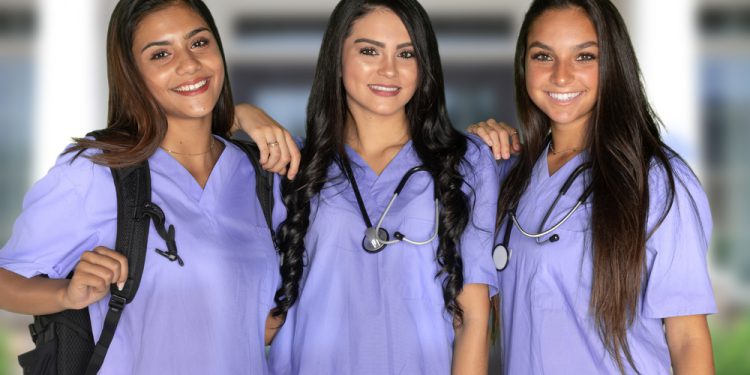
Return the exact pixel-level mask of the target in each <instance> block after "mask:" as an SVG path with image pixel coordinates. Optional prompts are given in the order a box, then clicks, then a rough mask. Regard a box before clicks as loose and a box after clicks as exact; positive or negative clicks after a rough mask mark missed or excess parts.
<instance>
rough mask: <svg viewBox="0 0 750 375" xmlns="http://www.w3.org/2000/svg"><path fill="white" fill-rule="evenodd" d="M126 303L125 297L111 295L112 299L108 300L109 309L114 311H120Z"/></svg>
mask: <svg viewBox="0 0 750 375" xmlns="http://www.w3.org/2000/svg"><path fill="white" fill-rule="evenodd" d="M127 303H128V300H127V299H126V298H125V297H122V296H120V295H117V294H112V297H111V298H110V299H109V308H110V309H112V310H115V311H122V309H124V308H125V305H126V304H127Z"/></svg>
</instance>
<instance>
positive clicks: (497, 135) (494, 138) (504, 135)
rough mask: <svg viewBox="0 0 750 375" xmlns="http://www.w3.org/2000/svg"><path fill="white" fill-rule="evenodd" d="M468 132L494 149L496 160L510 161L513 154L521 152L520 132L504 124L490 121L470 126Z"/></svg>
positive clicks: (493, 120)
mask: <svg viewBox="0 0 750 375" xmlns="http://www.w3.org/2000/svg"><path fill="white" fill-rule="evenodd" d="M466 131H468V132H469V133H471V134H475V135H477V136H479V137H480V138H482V140H483V141H484V143H486V144H487V146H490V147H491V148H492V154H493V155H494V156H495V159H496V160H500V159H510V155H511V153H513V154H517V153H519V152H521V137H520V136H519V135H518V131H517V130H516V129H514V128H513V127H511V126H510V125H508V124H506V123H504V122H497V121H495V119H488V120H486V121H480V122H478V123H476V124H472V125H469V127H468V128H466Z"/></svg>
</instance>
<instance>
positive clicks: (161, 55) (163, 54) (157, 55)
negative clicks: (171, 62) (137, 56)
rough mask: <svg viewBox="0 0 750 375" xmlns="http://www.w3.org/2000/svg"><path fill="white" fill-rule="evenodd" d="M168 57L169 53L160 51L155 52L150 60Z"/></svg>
mask: <svg viewBox="0 0 750 375" xmlns="http://www.w3.org/2000/svg"><path fill="white" fill-rule="evenodd" d="M167 56H169V52H167V51H164V50H161V51H156V52H155V53H154V54H152V55H151V60H161V59H163V58H165V57H167Z"/></svg>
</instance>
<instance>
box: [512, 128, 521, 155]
mask: <svg viewBox="0 0 750 375" xmlns="http://www.w3.org/2000/svg"><path fill="white" fill-rule="evenodd" d="M510 139H511V142H512V147H513V151H514V152H515V153H519V152H521V149H522V148H523V145H521V135H520V134H518V130H515V129H513V132H512V133H511V137H510Z"/></svg>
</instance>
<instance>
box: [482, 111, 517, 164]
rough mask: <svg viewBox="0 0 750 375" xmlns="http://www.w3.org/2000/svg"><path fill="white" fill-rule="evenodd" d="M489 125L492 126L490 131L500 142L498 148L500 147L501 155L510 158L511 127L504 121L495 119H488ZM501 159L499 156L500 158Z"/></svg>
mask: <svg viewBox="0 0 750 375" xmlns="http://www.w3.org/2000/svg"><path fill="white" fill-rule="evenodd" d="M487 126H489V127H490V128H491V131H490V133H492V135H493V137H494V138H495V139H496V141H497V142H498V146H499V147H498V148H499V149H500V155H501V157H502V158H503V159H509V158H510V134H511V133H510V129H512V128H511V127H509V126H507V125H506V124H504V123H499V122H497V121H495V119H490V120H487ZM498 159H499V158H498Z"/></svg>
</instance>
